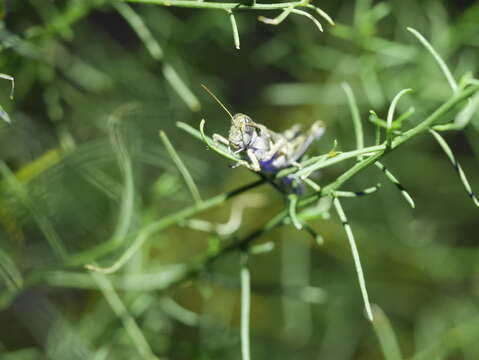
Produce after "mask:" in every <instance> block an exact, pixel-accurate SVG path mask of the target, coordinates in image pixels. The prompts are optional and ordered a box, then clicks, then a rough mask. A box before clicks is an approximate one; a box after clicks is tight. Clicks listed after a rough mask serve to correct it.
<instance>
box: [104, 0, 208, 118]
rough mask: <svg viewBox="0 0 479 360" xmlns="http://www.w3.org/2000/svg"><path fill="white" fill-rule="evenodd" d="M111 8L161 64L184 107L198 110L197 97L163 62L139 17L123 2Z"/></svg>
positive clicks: (158, 49)
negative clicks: (121, 17) (184, 104)
mask: <svg viewBox="0 0 479 360" xmlns="http://www.w3.org/2000/svg"><path fill="white" fill-rule="evenodd" d="M113 6H114V7H115V9H116V10H117V11H118V12H119V13H120V15H121V16H123V18H124V19H125V20H126V21H127V22H128V24H129V25H130V26H131V28H132V29H133V30H134V31H135V33H136V34H137V35H138V37H139V38H140V39H141V41H143V44H145V47H146V49H147V50H148V52H149V53H150V55H151V57H152V58H153V59H155V60H157V61H161V62H163V65H162V70H163V76H164V77H165V79H166V80H167V81H168V83H169V84H170V85H171V87H172V88H173V89H174V90H175V91H176V93H177V94H178V96H179V97H180V98H181V99H182V100H183V101H184V102H185V103H186V105H187V106H188V107H189V108H190V109H191V110H193V111H197V110H199V109H200V107H201V105H200V102H199V101H198V99H197V97H196V96H195V94H193V92H192V91H191V90H190V89H189V88H188V86H187V85H186V84H185V82H184V81H183V79H182V78H181V77H180V75H178V72H177V71H176V70H175V68H174V67H173V66H172V65H171V64H169V63H167V62H165V59H164V53H163V49H162V48H161V45H160V43H159V42H158V41H157V40H156V39H155V38H154V36H153V35H152V33H151V32H150V30H149V29H148V27H147V26H146V24H145V23H144V21H143V19H142V17H141V16H139V15H138V14H137V13H136V12H135V11H134V10H133V9H132V8H131V7H130V6H129V5H128V4H126V3H124V2H119V1H117V2H113Z"/></svg>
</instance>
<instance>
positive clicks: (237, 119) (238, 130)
mask: <svg viewBox="0 0 479 360" xmlns="http://www.w3.org/2000/svg"><path fill="white" fill-rule="evenodd" d="M248 123H253V120H251V118H250V117H249V116H248V115H245V114H236V115H234V116H233V118H232V119H231V127H230V132H229V136H228V140H229V143H230V146H231V148H232V150H241V151H242V150H245V149H247V148H248V145H249V144H250V142H251V139H252V137H253V135H254V132H255V129H254V128H253V127H252V126H248Z"/></svg>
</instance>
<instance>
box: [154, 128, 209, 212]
mask: <svg viewBox="0 0 479 360" xmlns="http://www.w3.org/2000/svg"><path fill="white" fill-rule="evenodd" d="M160 138H161V141H162V142H163V145H164V146H165V148H166V151H168V154H170V156H171V158H172V159H173V162H174V163H175V165H176V167H177V168H178V170H179V171H180V173H181V175H182V176H183V179H184V180H185V183H186V186H187V187H188V190H189V191H190V193H191V195H192V196H193V200H194V201H195V203H196V204H199V203H201V195H200V192H199V191H198V187H197V186H196V184H195V181H194V180H193V177H192V176H191V174H190V172H189V171H188V169H187V168H186V166H185V164H184V163H183V161H181V158H180V156H179V155H178V153H177V152H176V150H175V148H174V147H173V145H172V144H171V142H170V140H169V139H168V137H167V136H166V134H165V132H164V131H162V130H161V131H160Z"/></svg>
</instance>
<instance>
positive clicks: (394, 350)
mask: <svg viewBox="0 0 479 360" xmlns="http://www.w3.org/2000/svg"><path fill="white" fill-rule="evenodd" d="M373 314H374V322H373V326H374V331H375V332H376V335H377V337H378V339H379V343H380V345H381V348H382V350H383V354H384V357H385V360H402V359H403V357H402V354H401V349H400V348H399V343H398V339H397V337H396V334H395V333H394V330H393V328H392V326H391V322H390V321H389V319H388V317H387V316H386V314H385V313H384V312H383V311H382V309H381V308H380V307H379V306H377V305H373Z"/></svg>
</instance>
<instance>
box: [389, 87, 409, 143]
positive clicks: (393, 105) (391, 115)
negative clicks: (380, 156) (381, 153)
mask: <svg viewBox="0 0 479 360" xmlns="http://www.w3.org/2000/svg"><path fill="white" fill-rule="evenodd" d="M411 91H412V89H403V90H401V91H400V92H399V93H397V95H396V96H395V97H394V99H393V101H391V104H390V105H389V109H388V116H387V119H386V124H387V127H386V141H387V144H388V146H391V141H392V137H393V132H392V125H393V119H394V111H395V110H396V106H397V103H398V102H399V99H400V98H401V96H403V95H404V94H406V93H408V92H411Z"/></svg>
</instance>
